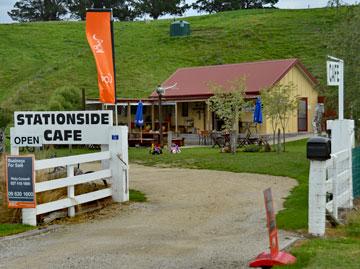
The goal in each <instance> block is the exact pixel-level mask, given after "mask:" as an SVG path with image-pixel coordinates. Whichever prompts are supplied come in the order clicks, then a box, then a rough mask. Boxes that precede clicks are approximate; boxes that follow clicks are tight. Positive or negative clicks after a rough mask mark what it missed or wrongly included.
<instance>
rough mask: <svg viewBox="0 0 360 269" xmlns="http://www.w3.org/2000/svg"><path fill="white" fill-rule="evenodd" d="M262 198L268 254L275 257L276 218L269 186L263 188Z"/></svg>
mask: <svg viewBox="0 0 360 269" xmlns="http://www.w3.org/2000/svg"><path fill="white" fill-rule="evenodd" d="M264 200H265V209H266V218H267V227H268V231H269V241H270V255H271V257H276V256H277V255H278V253H279V242H278V230H277V228H276V218H275V212H274V203H273V199H272V193H271V188H268V189H266V190H264Z"/></svg>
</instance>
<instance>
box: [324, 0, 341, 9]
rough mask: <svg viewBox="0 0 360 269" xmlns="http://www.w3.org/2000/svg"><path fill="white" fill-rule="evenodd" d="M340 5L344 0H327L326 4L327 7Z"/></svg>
mask: <svg viewBox="0 0 360 269" xmlns="http://www.w3.org/2000/svg"><path fill="white" fill-rule="evenodd" d="M342 5H344V2H343V1H341V0H329V1H328V6H329V7H337V8H338V7H340V6H342Z"/></svg>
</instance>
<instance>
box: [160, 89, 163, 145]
mask: <svg viewBox="0 0 360 269" xmlns="http://www.w3.org/2000/svg"><path fill="white" fill-rule="evenodd" d="M161 98H162V94H161V93H160V94H159V134H160V138H159V139H160V141H159V144H160V147H162V146H163V131H162V111H161Z"/></svg>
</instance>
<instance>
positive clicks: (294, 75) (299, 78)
mask: <svg viewBox="0 0 360 269" xmlns="http://www.w3.org/2000/svg"><path fill="white" fill-rule="evenodd" d="M290 82H292V83H293V84H294V85H295V86H296V87H297V91H296V92H295V95H296V96H298V97H299V98H302V97H303V98H307V101H308V111H307V112H308V117H307V129H308V132H311V131H312V120H313V118H314V113H315V107H316V104H317V100H318V92H317V91H316V90H315V88H314V86H313V84H312V82H311V81H310V80H309V79H308V78H307V76H306V75H305V74H303V71H302V70H300V69H299V68H298V67H297V66H294V67H293V68H292V69H290V71H289V72H288V73H287V74H286V75H285V77H283V78H282V79H281V80H280V82H279V84H283V85H286V84H289V83H290ZM264 116H265V115H264ZM279 128H280V126H279ZM285 131H286V133H297V132H298V112H297V110H296V111H294V113H293V115H292V116H291V118H290V120H289V124H288V126H287V128H286V130H285ZM266 133H267V134H271V133H272V128H271V122H270V120H266Z"/></svg>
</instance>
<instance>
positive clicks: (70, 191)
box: [23, 151, 113, 225]
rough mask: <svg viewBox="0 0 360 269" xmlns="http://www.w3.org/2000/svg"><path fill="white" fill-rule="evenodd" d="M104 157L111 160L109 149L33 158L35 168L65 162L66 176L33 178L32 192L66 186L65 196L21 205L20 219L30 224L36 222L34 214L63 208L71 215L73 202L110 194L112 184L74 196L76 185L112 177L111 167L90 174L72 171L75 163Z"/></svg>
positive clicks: (79, 202) (45, 167)
mask: <svg viewBox="0 0 360 269" xmlns="http://www.w3.org/2000/svg"><path fill="white" fill-rule="evenodd" d="M106 160H110V152H109V151H104V152H99V153H92V154H83V155H77V156H70V157H62V158H52V159H46V160H36V161H35V171H36V172H38V171H41V170H44V169H51V168H56V167H59V166H65V167H66V171H67V176H66V177H65V178H59V179H53V180H48V181H43V182H35V193H40V192H45V191H51V190H55V189H59V188H64V187H66V188H67V198H64V199H60V200H57V201H53V202H48V203H43V204H38V205H37V206H36V208H34V209H24V210H23V222H25V223H28V224H31V225H36V215H40V214H45V213H48V212H52V211H56V210H60V209H64V208H68V216H69V217H74V216H75V206H77V205H80V204H83V203H88V202H91V201H95V200H98V199H103V198H106V197H109V196H112V194H113V191H112V189H111V188H106V189H102V190H98V191H94V192H89V193H86V194H81V195H77V196H75V186H76V185H79V184H84V183H89V182H92V181H95V180H100V179H110V178H111V177H112V172H111V169H103V170H99V171H96V172H93V173H89V174H81V175H74V168H75V165H77V164H83V163H88V162H96V161H106ZM35 178H36V177H35Z"/></svg>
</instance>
